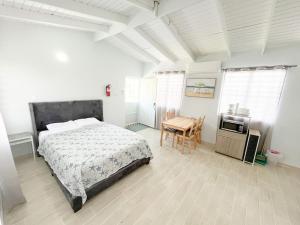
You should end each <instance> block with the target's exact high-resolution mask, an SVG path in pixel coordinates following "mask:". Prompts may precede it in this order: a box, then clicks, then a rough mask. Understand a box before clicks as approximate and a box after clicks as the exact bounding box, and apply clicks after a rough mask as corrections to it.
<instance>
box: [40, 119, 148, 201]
mask: <svg viewBox="0 0 300 225" xmlns="http://www.w3.org/2000/svg"><path fill="white" fill-rule="evenodd" d="M39 143H40V145H39V148H38V150H37V151H38V152H39V154H41V155H42V156H43V157H44V158H45V160H46V161H47V162H48V164H49V165H50V167H51V168H52V170H53V172H54V173H55V174H56V176H57V178H58V179H59V180H60V182H61V183H62V184H63V185H64V186H65V187H66V189H68V191H69V192H70V193H71V194H72V195H73V196H81V197H82V204H84V203H85V201H86V199H87V195H86V192H85V190H86V189H87V188H89V187H91V186H92V185H93V184H95V183H97V182H99V181H101V180H103V179H105V178H107V177H109V176H110V175H112V174H114V173H115V172H117V171H118V170H119V169H121V168H123V167H125V166H127V165H128V164H130V163H131V162H133V161H135V160H138V159H142V158H152V153H151V150H150V148H149V146H148V144H147V142H146V140H145V139H144V138H143V137H142V136H141V135H139V134H137V133H134V132H132V131H129V130H126V129H123V128H120V127H117V126H114V125H111V124H108V123H100V124H94V125H88V126H83V127H80V128H76V129H73V130H69V131H58V132H53V131H43V132H41V133H40V135H39Z"/></svg>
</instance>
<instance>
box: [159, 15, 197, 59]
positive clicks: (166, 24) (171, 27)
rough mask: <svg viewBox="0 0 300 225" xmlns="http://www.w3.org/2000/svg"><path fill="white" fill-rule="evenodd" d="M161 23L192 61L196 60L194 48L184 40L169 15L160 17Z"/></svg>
mask: <svg viewBox="0 0 300 225" xmlns="http://www.w3.org/2000/svg"><path fill="white" fill-rule="evenodd" d="M160 21H161V23H162V24H163V26H164V28H165V30H166V31H167V32H168V33H169V35H171V36H172V37H173V38H174V39H175V41H176V43H177V45H178V46H179V47H180V48H181V49H182V50H183V51H184V52H185V53H186V55H187V56H188V57H189V60H190V61H192V62H195V56H194V53H193V52H192V50H191V49H190V48H189V47H188V45H187V44H186V43H185V42H184V40H183V39H182V38H181V36H180V34H179V33H178V31H177V29H176V27H175V26H174V25H173V24H172V22H171V21H170V18H169V17H168V16H165V17H162V18H160Z"/></svg>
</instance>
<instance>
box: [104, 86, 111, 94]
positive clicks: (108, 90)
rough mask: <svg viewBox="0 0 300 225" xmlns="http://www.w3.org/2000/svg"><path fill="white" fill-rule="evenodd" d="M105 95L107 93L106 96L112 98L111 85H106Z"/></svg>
mask: <svg viewBox="0 0 300 225" xmlns="http://www.w3.org/2000/svg"><path fill="white" fill-rule="evenodd" d="M105 93H106V96H110V84H108V85H106V87H105Z"/></svg>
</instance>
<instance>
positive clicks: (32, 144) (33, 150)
mask: <svg viewBox="0 0 300 225" xmlns="http://www.w3.org/2000/svg"><path fill="white" fill-rule="evenodd" d="M31 147H32V154H33V159H34V160H35V146H34V143H33V137H31Z"/></svg>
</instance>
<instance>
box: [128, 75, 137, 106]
mask: <svg viewBox="0 0 300 225" xmlns="http://www.w3.org/2000/svg"><path fill="white" fill-rule="evenodd" d="M139 87H140V79H139V78H136V77H126V78H125V102H138V101H139Z"/></svg>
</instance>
